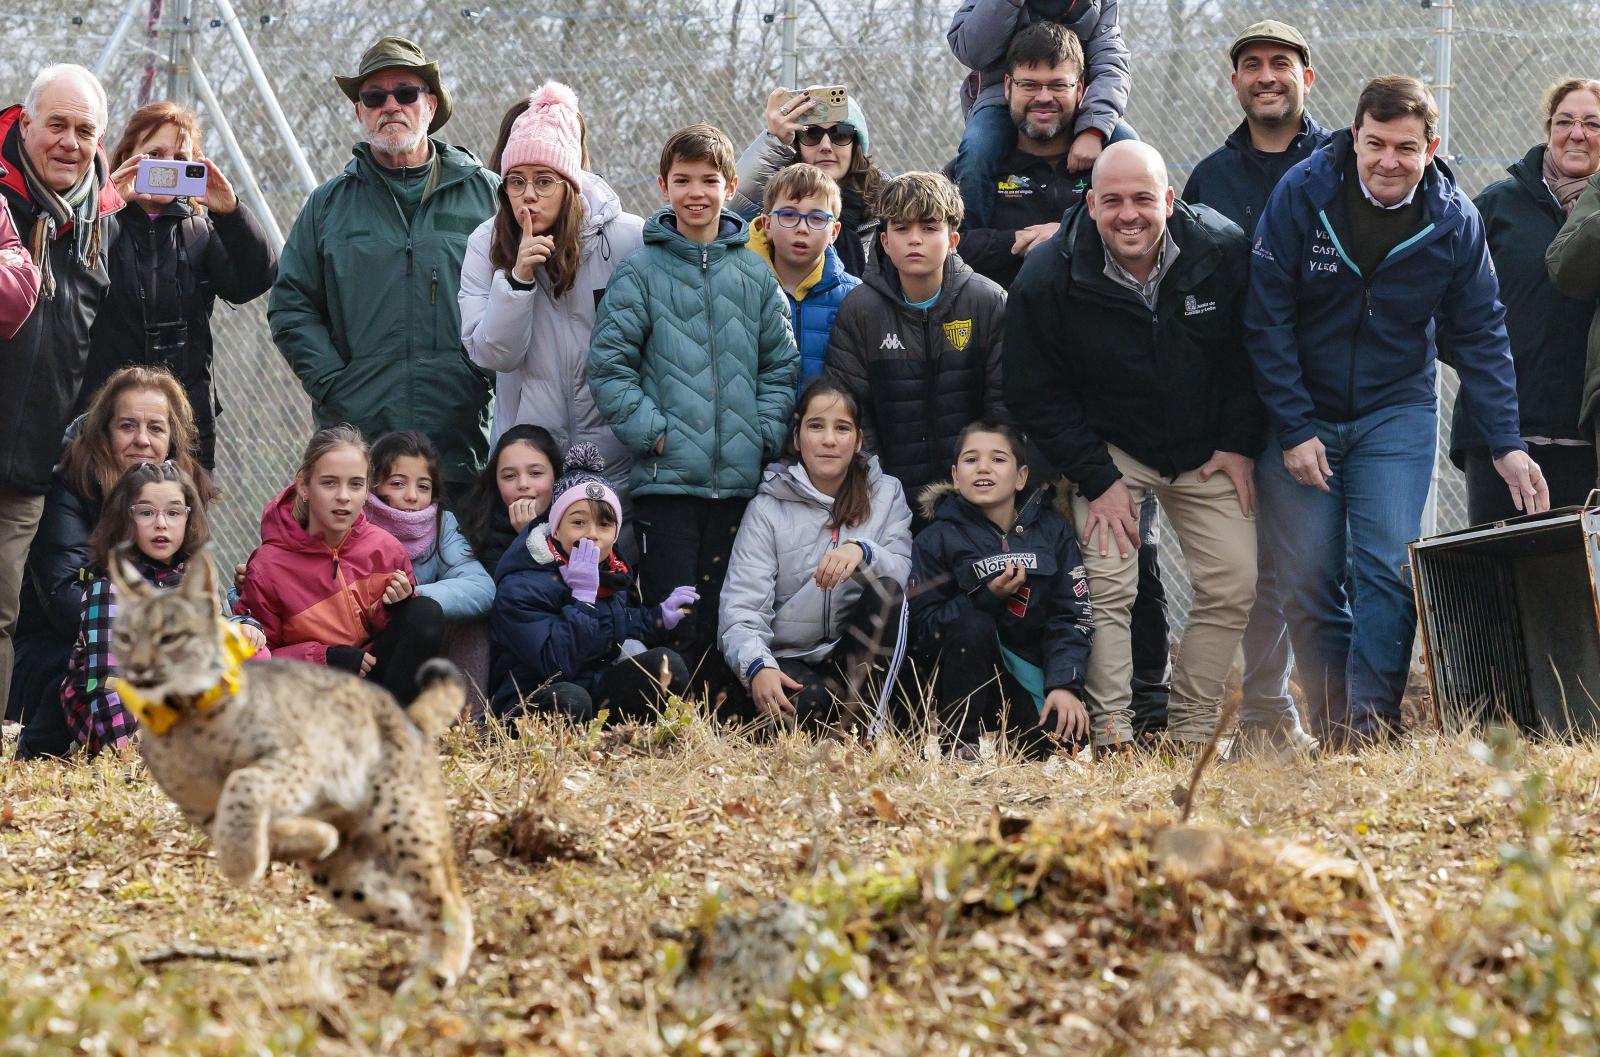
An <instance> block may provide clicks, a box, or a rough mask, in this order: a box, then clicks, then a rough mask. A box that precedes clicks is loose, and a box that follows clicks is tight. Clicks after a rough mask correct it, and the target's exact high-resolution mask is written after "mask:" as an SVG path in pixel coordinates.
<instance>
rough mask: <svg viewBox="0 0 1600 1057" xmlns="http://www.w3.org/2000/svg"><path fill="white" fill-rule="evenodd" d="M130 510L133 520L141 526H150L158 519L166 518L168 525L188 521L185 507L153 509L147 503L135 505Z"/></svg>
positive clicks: (153, 507)
mask: <svg viewBox="0 0 1600 1057" xmlns="http://www.w3.org/2000/svg"><path fill="white" fill-rule="evenodd" d="M130 509H131V510H132V513H133V520H135V521H137V522H138V523H139V524H141V525H152V524H154V523H155V520H156V518H158V517H164V518H166V519H167V524H169V525H172V524H176V523H177V522H179V521H188V520H189V508H188V507H186V506H168V507H155V506H151V505H150V504H149V503H135V504H133V506H132V507H131V508H130Z"/></svg>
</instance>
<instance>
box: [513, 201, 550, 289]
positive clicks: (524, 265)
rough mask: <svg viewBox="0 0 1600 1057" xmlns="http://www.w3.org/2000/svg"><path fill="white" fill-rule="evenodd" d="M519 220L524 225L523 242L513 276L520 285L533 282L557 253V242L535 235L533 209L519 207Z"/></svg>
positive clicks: (547, 237) (545, 236) (518, 250)
mask: <svg viewBox="0 0 1600 1057" xmlns="http://www.w3.org/2000/svg"><path fill="white" fill-rule="evenodd" d="M517 220H518V222H519V223H521V225H522V241H521V242H520V243H519V244H518V245H517V262H516V264H515V266H513V267H512V269H511V274H512V275H513V276H514V277H515V278H516V280H517V281H518V282H519V283H531V282H533V273H534V272H535V271H537V270H538V268H539V266H540V265H541V264H543V263H544V262H545V261H547V260H549V259H550V255H551V254H552V253H554V252H555V247H556V240H555V239H553V238H551V237H550V236H549V235H535V234H534V233H533V208H532V207H531V206H519V207H518V208H517Z"/></svg>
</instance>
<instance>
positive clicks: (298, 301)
mask: <svg viewBox="0 0 1600 1057" xmlns="http://www.w3.org/2000/svg"><path fill="white" fill-rule="evenodd" d="M334 80H335V81H337V82H338V85H339V88H340V89H341V90H342V91H343V92H344V94H345V95H346V96H348V97H349V99H350V101H351V103H353V104H354V106H355V116H356V120H357V121H358V122H360V124H361V127H362V128H363V129H364V130H365V132H366V141H365V142H362V143H357V144H356V145H355V150H354V151H353V153H354V154H355V157H354V159H353V160H351V162H350V164H348V165H346V166H345V168H344V171H343V172H341V173H339V175H337V176H335V177H334V178H333V179H331V180H329V181H328V182H327V183H325V184H323V185H322V186H321V187H318V188H317V189H316V190H315V191H313V192H312V193H311V197H310V198H309V199H307V201H306V204H305V206H304V207H303V208H302V209H301V210H300V215H299V217H297V218H296V219H295V222H294V228H293V230H292V231H290V232H289V240H288V242H287V243H286V244H285V245H284V248H283V258H282V260H281V261H280V263H279V266H278V281H277V283H276V284H275V285H274V286H273V288H272V299H271V302H270V304H269V306H268V310H267V319H268V322H269V323H270V325H271V327H272V340H273V341H274V342H276V343H277V346H278V351H279V352H281V353H282V354H283V358H284V359H285V360H287V361H288V363H289V366H290V367H291V368H293V369H294V372H295V374H297V375H299V376H300V383H301V385H303V386H304V387H305V390H306V392H307V393H308V394H310V396H311V401H312V409H313V412H314V414H315V417H316V423H317V426H318V427H319V428H320V427H323V426H328V425H334V424H337V423H340V422H348V423H350V424H351V425H354V426H356V427H358V428H359V429H360V430H361V431H362V433H364V434H365V435H366V436H367V438H368V439H373V438H376V437H377V436H378V435H380V434H383V433H387V432H390V431H391V430H397V429H415V430H420V431H422V432H423V433H426V434H427V435H428V436H429V437H431V438H432V439H433V441H434V443H435V444H437V445H438V447H439V451H440V453H441V455H442V456H443V459H444V467H443V472H444V478H445V481H444V483H445V485H446V487H447V488H448V490H449V491H450V492H451V493H452V494H459V493H460V492H461V491H462V490H463V489H465V487H466V486H467V484H468V483H469V482H470V481H471V479H472V477H473V475H474V474H475V473H476V472H477V470H478V469H479V468H481V467H482V465H483V461H484V458H485V456H486V455H487V453H488V425H489V407H490V402H489V395H490V386H491V381H492V380H491V379H490V377H489V376H488V375H486V374H484V373H483V372H482V371H480V370H478V368H476V367H474V366H473V365H472V364H471V362H470V361H468V359H467V357H466V354H465V352H464V351H463V349H462V346H461V311H460V309H459V307H458V306H457V303H456V293H457V289H458V287H459V285H460V278H461V263H462V260H463V258H464V257H465V256H466V251H467V238H468V236H469V235H471V234H472V231H473V229H474V228H476V227H477V226H478V225H479V224H481V223H482V222H483V221H484V220H485V219H487V218H488V217H489V216H490V215H491V214H492V213H493V212H494V209H495V189H496V187H497V186H498V183H499V181H498V179H497V178H496V177H495V176H494V174H493V173H491V172H489V171H488V170H487V169H485V168H484V167H483V166H482V165H480V164H479V163H478V159H477V158H475V157H474V156H473V155H472V153H471V152H470V151H467V150H465V149H463V148H461V147H455V146H451V145H450V144H448V143H446V142H444V141H443V140H442V139H439V138H437V137H436V136H434V135H433V133H435V132H437V131H438V129H439V128H440V127H441V126H442V125H444V123H445V122H446V121H448V120H450V93H449V92H447V91H446V90H445V87H444V85H443V84H442V83H441V82H440V80H439V64H438V63H437V62H430V61H428V59H427V58H426V57H425V56H424V55H423V53H422V49H421V48H419V47H418V46H417V45H416V44H413V43H412V42H411V41H409V40H406V39H404V38H402V37H384V38H382V39H381V40H379V41H378V42H377V43H376V44H374V45H373V46H372V47H370V48H368V49H367V52H366V54H364V55H363V56H362V57H361V66H360V68H359V69H358V70H357V71H356V73H355V75H354V76H352V77H335V78H334Z"/></svg>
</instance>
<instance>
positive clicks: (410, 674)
mask: <svg viewBox="0 0 1600 1057" xmlns="http://www.w3.org/2000/svg"><path fill="white" fill-rule="evenodd" d="M443 642H444V610H442V609H440V608H439V603H438V602H435V601H434V600H433V599H431V598H424V597H422V596H421V595H412V596H411V597H410V598H407V599H406V600H405V601H403V602H399V603H397V604H395V605H392V606H390V607H389V623H388V625H387V626H385V627H384V629H383V630H382V631H380V632H379V633H378V637H377V638H375V639H373V640H372V656H373V657H374V658H376V661H375V663H374V664H373V665H372V671H370V672H368V673H367V678H368V679H371V680H372V681H373V682H375V683H377V684H379V685H380V686H382V687H383V688H384V689H385V690H387V691H389V692H390V693H391V694H393V695H394V699H395V700H396V701H398V702H400V703H401V704H402V705H409V704H411V702H413V701H415V700H416V699H417V694H418V693H419V692H420V691H419V689H418V687H417V670H418V669H419V668H421V667H422V666H423V664H425V663H426V662H427V661H430V660H432V659H433V658H435V657H437V656H439V650H440V646H441V645H442V644H443Z"/></svg>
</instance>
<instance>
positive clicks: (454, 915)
mask: <svg viewBox="0 0 1600 1057" xmlns="http://www.w3.org/2000/svg"><path fill="white" fill-rule="evenodd" d="M110 565H111V576H112V580H113V582H114V584H115V586H116V591H117V601H118V606H117V615H116V621H115V623H114V625H113V630H112V651H113V652H114V653H115V655H116V657H117V661H118V665H119V671H120V683H119V690H120V692H121V694H122V698H123V701H124V703H125V704H127V705H129V707H130V708H131V710H132V711H134V713H135V714H136V715H138V716H139V718H140V724H141V726H142V727H143V731H142V733H141V735H140V737H139V751H140V753H141V754H142V755H143V757H144V760H145V763H146V764H147V765H148V766H149V768H150V774H151V775H152V776H153V777H154V778H155V780H156V782H157V784H159V785H160V786H161V788H162V789H163V790H164V791H165V792H166V793H167V795H168V796H170V797H171V798H172V800H173V802H174V803H176V804H177V805H178V807H179V808H180V809H182V811H183V813H184V815H185V816H186V817H187V818H188V819H189V821H190V822H192V823H193V824H194V825H196V826H198V827H200V828H201V829H203V830H206V831H207V832H209V833H210V835H211V841H212V844H214V845H215V846H216V850H217V862H218V865H219V866H220V867H221V869H222V872H223V873H224V874H225V875H226V876H227V877H228V878H229V880H232V881H234V882H235V883H237V884H241V885H248V884H251V883H253V882H255V881H257V880H259V879H260V878H261V877H262V875H263V874H265V873H266V870H267V865H268V862H269V861H273V860H276V861H279V862H296V863H302V864H304V866H305V868H306V869H307V871H308V872H309V873H310V874H311V880H312V883H313V884H315V885H316V887H317V888H318V890H319V891H321V893H322V894H323V895H324V896H326V897H327V898H328V899H329V900H331V901H332V902H333V904H334V905H335V906H337V907H338V908H339V909H340V910H342V911H343V912H345V913H346V914H348V915H350V916H352V917H355V918H359V919H360V920H362V921H367V922H370V923H372V924H374V925H380V926H385V927H388V928H395V929H403V930H405V931H408V932H417V933H421V934H423V936H424V938H425V949H424V950H423V952H422V956H421V958H420V959H419V963H418V968H419V971H421V970H425V971H426V972H428V973H429V974H431V976H432V979H433V982H434V983H436V984H437V985H438V986H441V987H448V986H450V985H451V984H453V983H454V982H455V981H456V980H457V979H459V978H460V976H461V974H462V973H463V972H464V971H465V970H466V967H467V961H468V959H469V958H470V957H471V954H472V916H471V910H470V909H469V908H468V906H467V902H466V900H465V899H464V898H463V897H462V895H461V888H460V885H459V883H458V882H457V879H456V867H455V859H454V854H453V849H452V845H451V836H450V822H449V817H448V814H447V810H446V800H445V792H444V783H443V781H442V780H441V778H440V776H439V765H438V758H437V756H436V755H435V753H434V747H433V739H434V737H435V736H437V735H438V734H439V733H440V732H442V731H443V730H444V729H445V728H446V727H447V726H448V725H449V724H450V721H451V719H452V718H454V717H455V716H456V715H457V714H459V712H460V711H461V707H462V704H463V700H464V694H463V686H462V680H461V677H460V673H459V672H457V671H456V669H455V668H454V666H452V665H450V664H449V663H447V662H444V661H432V662H430V663H429V664H428V665H426V666H424V668H423V669H422V672H421V673H420V675H419V678H418V681H419V682H420V683H421V684H422V685H423V686H424V687H425V689H424V690H423V692H422V694H421V695H420V696H419V697H418V698H417V700H416V701H415V702H414V703H413V704H412V706H411V708H410V709H409V710H402V709H401V708H400V707H399V706H398V705H397V704H395V702H394V699H393V698H391V697H390V696H389V695H388V694H387V693H385V692H384V691H383V690H382V689H380V688H378V687H376V686H374V685H373V684H371V683H369V682H367V681H365V680H363V679H360V678H357V677H356V676H354V675H348V674H346V673H344V672H341V671H337V670H334V669H330V668H324V667H318V666H315V665H310V664H303V663H299V662H295V661H263V662H260V663H254V664H248V665H243V666H241V662H242V661H243V659H244V657H245V656H247V655H248V653H249V647H248V646H244V645H243V643H242V640H241V639H240V638H239V637H238V635H237V632H235V631H234V630H233V629H232V628H231V627H230V626H229V625H228V624H227V623H226V622H223V621H221V620H219V618H218V617H217V611H216V602H215V601H214V599H215V598H216V595H215V586H214V583H215V581H214V577H215V574H214V573H213V571H212V568H211V562H210V561H209V560H208V559H206V558H205V557H204V556H203V555H202V556H200V557H197V558H195V559H194V560H193V561H192V562H191V563H190V565H191V571H190V574H189V575H188V576H186V577H185V578H184V581H183V583H182V585H181V586H180V587H178V588H176V589H174V590H171V591H157V590H155V589H153V588H151V587H150V586H149V585H147V584H146V583H145V582H144V580H143V579H142V578H141V577H139V575H138V574H137V573H136V572H135V571H134V570H133V569H132V568H131V567H126V566H125V565H124V559H123V558H122V557H121V556H120V555H118V556H116V557H114V558H113V560H112V561H111V563H110Z"/></svg>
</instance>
